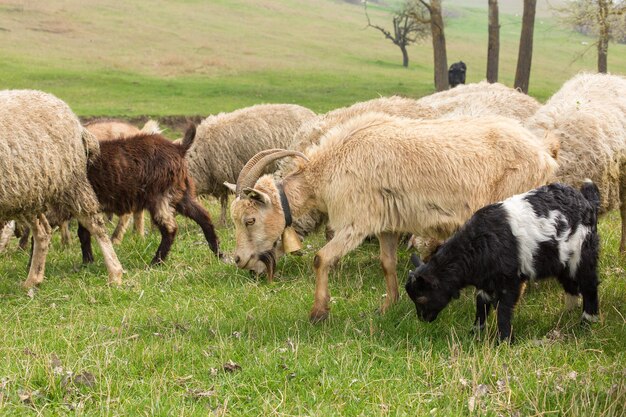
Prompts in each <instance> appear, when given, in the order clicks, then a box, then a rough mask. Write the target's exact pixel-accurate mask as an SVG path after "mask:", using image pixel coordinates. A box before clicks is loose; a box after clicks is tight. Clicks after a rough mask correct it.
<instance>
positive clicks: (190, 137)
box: [180, 123, 196, 154]
mask: <svg viewBox="0 0 626 417" xmlns="http://www.w3.org/2000/svg"><path fill="white" fill-rule="evenodd" d="M195 138H196V125H194V124H193V123H192V124H190V125H189V127H188V128H187V131H186V132H185V137H184V138H183V140H182V142H181V143H180V146H181V147H182V149H183V154H186V153H187V151H188V150H189V148H191V145H193V142H194V139H195Z"/></svg>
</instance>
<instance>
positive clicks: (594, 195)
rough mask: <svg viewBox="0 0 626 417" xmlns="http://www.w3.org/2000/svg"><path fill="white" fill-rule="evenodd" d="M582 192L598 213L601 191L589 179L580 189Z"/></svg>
mask: <svg viewBox="0 0 626 417" xmlns="http://www.w3.org/2000/svg"><path fill="white" fill-rule="evenodd" d="M580 192H581V194H582V195H583V197H585V199H586V200H587V201H589V203H590V204H591V205H592V206H593V207H595V209H596V211H597V210H598V209H599V208H600V190H599V189H598V186H597V185H596V184H594V182H593V181H591V180H590V179H589V178H587V179H585V181H584V182H583V185H582V186H581V187H580Z"/></svg>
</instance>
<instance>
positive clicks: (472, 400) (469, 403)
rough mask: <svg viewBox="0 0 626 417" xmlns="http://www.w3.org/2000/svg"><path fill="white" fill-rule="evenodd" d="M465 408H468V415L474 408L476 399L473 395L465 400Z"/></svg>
mask: <svg viewBox="0 0 626 417" xmlns="http://www.w3.org/2000/svg"><path fill="white" fill-rule="evenodd" d="M467 408H469V411H470V413H471V412H473V411H474V408H476V397H474V396H473V395H472V396H471V397H469V399H468V400H467Z"/></svg>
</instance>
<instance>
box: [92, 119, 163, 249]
mask: <svg viewBox="0 0 626 417" xmlns="http://www.w3.org/2000/svg"><path fill="white" fill-rule="evenodd" d="M85 128H86V129H87V130H89V132H91V134H92V135H94V136H95V137H96V139H98V140H99V141H104V140H114V139H124V138H129V137H131V136H136V135H138V134H140V133H145V134H159V133H161V132H162V130H161V128H160V127H159V124H158V123H157V122H156V121H155V120H148V121H147V122H146V123H145V124H144V126H143V127H142V128H141V129H138V128H137V127H135V126H133V125H131V124H130V123H126V122H119V121H115V120H96V121H93V122H90V123H87V124H85ZM129 223H130V214H123V215H122V216H120V218H119V220H118V222H117V226H116V227H115V230H114V231H113V234H112V235H111V242H113V244H114V245H116V244H119V243H121V242H122V240H123V239H124V234H125V233H126V229H127V228H128V224H129ZM133 224H134V228H135V232H136V233H137V234H138V235H139V236H144V234H145V232H144V218H143V210H139V211H136V212H134V213H133Z"/></svg>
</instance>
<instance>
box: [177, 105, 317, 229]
mask: <svg viewBox="0 0 626 417" xmlns="http://www.w3.org/2000/svg"><path fill="white" fill-rule="evenodd" d="M314 116H315V113H313V112H312V111H311V110H309V109H307V108H305V107H302V106H297V105H294V104H259V105H255V106H251V107H246V108H243V109H239V110H236V111H234V112H232V113H220V114H218V115H214V116H209V117H207V118H206V119H204V120H203V121H202V123H200V125H199V126H198V127H197V130H196V137H195V140H194V142H193V145H192V146H191V148H190V149H189V152H188V153H187V161H188V163H189V172H190V174H191V176H192V178H193V179H194V182H195V184H196V192H197V193H198V195H203V194H208V195H212V196H213V197H215V198H218V199H219V200H220V203H221V207H222V210H221V215H220V223H221V224H222V225H225V224H226V210H227V206H228V188H227V187H226V186H225V185H224V182H230V183H233V182H235V180H236V179H237V175H238V174H239V172H240V171H241V169H242V168H243V166H244V165H245V163H246V162H247V161H248V160H249V159H250V158H251V157H252V156H253V155H254V154H256V153H257V152H260V151H262V150H265V149H270V148H276V147H287V146H288V145H289V144H290V143H291V141H292V139H293V135H294V133H295V132H296V131H297V130H298V129H299V128H300V125H302V123H304V122H306V121H307V120H309V119H311V118H313V117H314Z"/></svg>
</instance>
